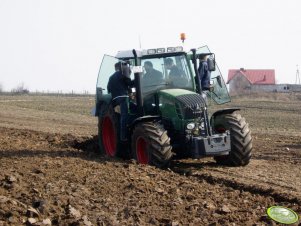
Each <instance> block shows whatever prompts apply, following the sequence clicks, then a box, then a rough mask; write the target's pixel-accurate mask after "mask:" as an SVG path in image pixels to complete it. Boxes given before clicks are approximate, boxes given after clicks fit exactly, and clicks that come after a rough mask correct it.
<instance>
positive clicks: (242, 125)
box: [213, 112, 253, 166]
mask: <svg viewBox="0 0 301 226" xmlns="http://www.w3.org/2000/svg"><path fill="white" fill-rule="evenodd" d="M213 128H214V131H215V132H217V133H221V132H225V131H226V130H229V131H230V140H231V151H230V153H229V155H225V156H216V157H214V159H215V160H216V162H217V163H219V164H223V165H230V166H245V165H247V164H249V162H250V159H251V155H252V148H253V145H252V137H251V131H250V129H249V126H248V124H247V123H246V121H245V119H244V118H243V117H241V115H240V114H237V113H235V112H233V113H231V114H223V115H218V116H216V117H215V119H214V125H213Z"/></svg>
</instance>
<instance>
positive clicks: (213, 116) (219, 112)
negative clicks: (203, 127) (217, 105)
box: [210, 108, 240, 125]
mask: <svg viewBox="0 0 301 226" xmlns="http://www.w3.org/2000/svg"><path fill="white" fill-rule="evenodd" d="M234 111H240V108H225V109H222V110H218V111H216V112H214V113H213V114H212V116H211V118H210V125H212V121H213V120H214V118H215V117H216V116H218V115H223V114H231V113H233V112H234Z"/></svg>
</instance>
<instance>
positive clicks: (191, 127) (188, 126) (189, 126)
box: [186, 122, 195, 130]
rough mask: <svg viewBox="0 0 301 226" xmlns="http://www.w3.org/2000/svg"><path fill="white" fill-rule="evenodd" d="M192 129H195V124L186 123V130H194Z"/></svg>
mask: <svg viewBox="0 0 301 226" xmlns="http://www.w3.org/2000/svg"><path fill="white" fill-rule="evenodd" d="M194 127H195V123H194V122H191V123H188V124H187V126H186V128H187V129H189V130H192V129H194Z"/></svg>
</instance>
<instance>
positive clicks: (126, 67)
mask: <svg viewBox="0 0 301 226" xmlns="http://www.w3.org/2000/svg"><path fill="white" fill-rule="evenodd" d="M121 72H122V75H123V76H125V77H127V78H130V77H131V73H132V72H131V68H130V65H129V64H126V63H122V65H121Z"/></svg>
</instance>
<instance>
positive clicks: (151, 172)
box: [0, 96, 301, 226]
mask: <svg viewBox="0 0 301 226" xmlns="http://www.w3.org/2000/svg"><path fill="white" fill-rule="evenodd" d="M287 98H289V97H287ZM93 105H94V98H93V97H55V96H0V225H22V224H27V225H173V226H176V225H276V223H275V222H273V221H272V220H270V219H269V218H268V217H267V215H266V210H267V208H268V207H270V206H273V205H281V206H286V207H289V208H292V209H293V210H295V211H296V212H297V213H298V214H299V215H300V214H301V176H300V175H301V131H300V128H301V101H298V100H290V99H288V100H281V99H277V98H270V99H256V98H250V99H246V98H245V99H243V100H242V99H234V100H233V102H231V103H230V104H227V105H226V106H223V107H234V106H235V107H237V106H238V107H240V108H241V109H242V110H241V114H242V115H243V116H244V117H245V118H246V120H247V122H249V125H250V128H251V130H252V136H253V146H254V148H253V157H252V160H251V162H250V164H249V165H247V166H245V167H234V168H231V167H225V166H219V165H217V164H216V163H215V161H214V160H213V159H212V158H205V159H200V160H194V159H187V160H174V161H173V162H172V164H171V166H170V168H169V169H166V170H162V169H157V168H154V167H152V166H145V165H138V164H136V162H135V161H133V160H121V159H109V158H107V157H104V156H101V155H100V154H99V153H98V145H97V127H96V126H97V119H96V118H94V117H93V116H90V110H91V108H92V107H93ZM215 108H216V107H214V109H215ZM212 109H213V108H212ZM298 224H299V222H298V223H296V224H295V225H298ZM299 225H301V224H299Z"/></svg>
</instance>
